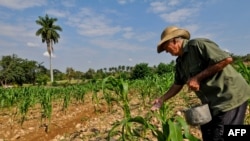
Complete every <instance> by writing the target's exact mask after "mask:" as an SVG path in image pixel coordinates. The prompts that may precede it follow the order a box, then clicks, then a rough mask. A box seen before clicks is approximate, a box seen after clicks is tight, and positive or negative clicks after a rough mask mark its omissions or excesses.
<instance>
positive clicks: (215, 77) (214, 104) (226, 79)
mask: <svg viewBox="0 0 250 141" xmlns="http://www.w3.org/2000/svg"><path fill="white" fill-rule="evenodd" d="M164 50H165V51H166V52H168V53H170V54H171V55H173V56H177V59H176V66H175V67H176V68H175V80H174V83H173V84H172V86H171V87H170V89H169V90H168V91H167V92H166V93H165V94H164V95H162V96H161V97H160V98H158V99H156V100H154V103H153V106H152V108H151V110H153V111H154V110H157V109H159V108H160V107H161V106H162V105H163V103H164V102H165V101H166V100H168V99H170V98H171V97H173V96H174V95H176V94H177V93H178V92H179V91H180V90H181V89H182V88H183V86H184V85H187V86H188V87H189V89H191V90H193V91H194V92H195V93H196V95H197V96H198V97H199V98H200V100H201V102H202V103H207V104H208V105H209V108H210V112H211V115H212V120H211V121H210V122H208V123H206V124H204V125H201V126H200V127H201V132H202V138H203V141H217V140H220V141H221V140H223V132H224V125H226V124H231V125H233V124H243V123H244V118H245V113H246V109H247V100H248V99H249V98H250V87H249V85H248V84H247V82H246V81H245V79H244V78H243V77H242V76H241V75H240V73H238V72H237V71H236V70H235V69H234V68H233V67H232V66H231V65H230V63H232V61H233V59H232V57H231V56H230V55H229V53H227V52H225V51H223V50H221V49H220V48H219V47H218V45H217V44H216V43H214V42H213V41H211V40H209V39H204V38H197V39H192V40H190V33H189V32H188V31H187V30H185V29H180V28H178V27H175V26H169V27H167V28H166V29H165V30H164V31H163V32H162V34H161V41H160V42H159V43H158V46H157V52H158V53H161V52H162V51H164Z"/></svg>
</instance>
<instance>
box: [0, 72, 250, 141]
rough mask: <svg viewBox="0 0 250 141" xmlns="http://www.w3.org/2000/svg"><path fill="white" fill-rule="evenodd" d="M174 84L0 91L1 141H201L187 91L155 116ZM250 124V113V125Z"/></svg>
mask: <svg viewBox="0 0 250 141" xmlns="http://www.w3.org/2000/svg"><path fill="white" fill-rule="evenodd" d="M172 79H173V77H171V76H170V75H168V76H164V77H154V78H152V77H151V78H148V79H144V80H136V81H133V82H128V81H124V80H123V79H116V78H114V77H107V78H105V79H103V80H100V81H95V82H93V83H92V82H91V83H88V84H87V85H86V84H84V85H72V86H71V85H70V86H64V87H61V86H60V87H44V86H40V87H21V88H8V89H1V91H0V92H1V93H0V104H1V105H0V106H1V107H0V110H1V111H0V141H5V140H6V141H11V140H19V141H34V140H36V141H49V140H51V141H80V140H84V141H85V140H86V141H106V140H111V141H116V140H138V141H147V140H148V141H157V138H158V140H159V139H160V138H164V139H166V138H168V137H170V138H172V139H173V140H175V137H177V138H178V140H179V139H180V138H181V140H188V139H189V140H190V141H192V140H193V141H197V140H199V139H201V134H200V130H199V127H198V126H195V127H192V126H188V125H187V123H186V122H185V118H184V117H183V110H184V109H186V108H189V107H190V106H192V105H197V104H199V100H198V99H197V98H196V96H195V95H194V93H192V92H188V90H187V89H186V88H184V89H183V90H182V91H181V92H180V93H179V94H178V95H177V96H175V97H174V98H172V99H171V100H169V101H168V102H166V104H165V105H164V106H163V107H162V108H161V109H160V110H159V111H158V112H151V111H150V107H151V106H152V105H151V103H152V100H153V99H155V98H156V97H159V96H160V95H161V94H162V93H163V92H164V91H165V90H167V89H168V88H169V86H170V84H171V82H172ZM249 119H250V116H249V109H248V110H247V117H246V123H247V124H249ZM166 128H167V129H166Z"/></svg>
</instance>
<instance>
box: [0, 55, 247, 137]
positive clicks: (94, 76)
mask: <svg viewBox="0 0 250 141" xmlns="http://www.w3.org/2000/svg"><path fill="white" fill-rule="evenodd" d="M0 65H1V70H0V71H1V75H0V77H1V83H2V84H4V85H6V84H17V85H18V86H17V87H14V88H8V89H6V88H3V87H0V109H9V111H10V114H9V116H10V119H13V120H14V119H19V121H20V122H19V123H20V126H22V125H23V123H25V121H26V120H27V118H26V117H27V115H28V114H29V110H30V109H32V108H35V107H36V108H37V107H40V108H39V109H40V113H41V115H40V122H38V123H40V124H41V125H43V126H45V127H46V130H45V131H46V132H49V129H50V128H49V127H50V124H51V123H50V119H51V116H52V111H53V106H52V105H53V103H55V102H56V103H59V104H60V105H61V110H62V111H64V112H65V114H66V113H67V112H69V111H67V108H68V106H69V105H70V104H72V103H73V104H83V103H84V102H85V101H84V99H85V94H86V93H92V103H94V105H95V110H96V112H98V110H99V109H100V108H101V106H100V105H99V104H100V103H99V102H100V101H101V100H104V101H105V102H106V104H107V105H108V112H110V113H112V112H113V111H114V109H113V107H114V106H118V107H120V108H121V109H122V110H123V117H122V119H121V120H117V121H116V122H115V123H113V125H112V126H113V127H112V128H111V129H109V134H108V137H107V139H109V140H112V138H118V140H140V139H142V140H150V138H151V137H154V138H156V139H157V140H159V141H161V140H183V139H188V140H190V141H197V140H199V138H197V137H195V136H194V135H193V134H191V133H190V127H189V126H188V125H187V123H186V122H185V119H184V118H183V117H182V116H181V115H176V114H175V112H174V111H173V109H174V106H176V104H175V103H171V101H170V102H167V103H166V104H165V105H164V106H163V107H162V108H161V109H160V111H158V112H151V111H150V110H148V112H147V113H146V114H145V115H133V114H131V108H132V107H131V106H132V105H131V100H132V99H135V98H136V99H139V101H140V103H139V105H138V106H139V107H137V108H139V109H142V110H143V109H148V108H149V107H150V106H151V104H150V103H151V102H152V100H153V99H154V98H156V97H158V96H159V95H161V94H162V93H163V91H166V90H167V89H168V88H169V87H170V85H171V83H172V82H173V79H174V73H173V70H174V64H173V62H171V63H170V64H164V63H161V64H159V65H158V67H148V65H147V64H146V63H142V64H138V65H136V66H135V67H133V68H134V69H132V70H129V69H128V71H125V70H124V69H122V68H123V67H120V69H117V70H116V71H114V70H113V69H111V70H112V71H111V72H110V71H109V72H108V71H100V70H99V71H97V72H95V71H94V70H90V71H88V72H86V73H82V72H78V71H75V70H74V69H73V68H67V69H66V74H64V73H61V72H60V71H56V73H55V74H56V76H57V77H56V78H57V79H58V80H62V79H64V80H66V81H64V82H62V81H55V82H54V83H51V85H47V81H48V76H49V73H48V70H47V69H46V68H45V67H43V66H42V65H41V63H40V64H38V63H37V62H35V61H29V60H25V59H21V58H18V57H17V55H12V56H3V57H2V60H1V61H0ZM14 66H15V69H14V68H13V67H14ZM233 66H234V67H235V68H236V69H237V70H238V71H239V72H240V73H242V74H243V76H244V77H245V79H246V80H247V82H248V83H249V82H250V80H249V79H250V77H249V76H250V71H249V69H250V68H249V67H248V66H247V65H245V64H244V63H243V62H242V61H240V60H238V61H236V62H235V63H234V64H233ZM118 68H119V67H118ZM17 70H18V71H17ZM144 71H145V72H144ZM20 72H21V73H20ZM163 72H165V73H163ZM141 74H143V75H141ZM74 79H77V81H73V80H74ZM78 80H81V81H78ZM21 84H33V86H21ZM180 98H181V99H182V100H184V102H183V103H181V104H183V106H184V107H185V106H188V104H189V103H191V104H194V103H195V102H194V101H193V100H192V97H191V96H190V95H188V96H187V95H186V92H182V93H181V94H180ZM178 104H179V105H180V103H178ZM38 105H40V106H38ZM171 106H173V107H171ZM154 119H155V120H156V121H157V122H154ZM245 122H246V123H250V116H249V115H247V117H246V121H245Z"/></svg>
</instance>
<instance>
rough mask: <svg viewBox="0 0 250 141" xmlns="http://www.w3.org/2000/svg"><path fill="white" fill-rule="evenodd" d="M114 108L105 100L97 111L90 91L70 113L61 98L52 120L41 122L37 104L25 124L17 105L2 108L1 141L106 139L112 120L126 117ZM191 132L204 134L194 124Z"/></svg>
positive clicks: (197, 134) (140, 111)
mask: <svg viewBox="0 0 250 141" xmlns="http://www.w3.org/2000/svg"><path fill="white" fill-rule="evenodd" d="M131 105H132V106H131V107H133V108H132V109H131V113H132V114H136V115H140V114H141V115H143V112H142V111H144V112H146V111H147V110H146V109H144V110H143V109H140V110H139V105H138V103H137V102H136V101H134V102H132V103H131ZM113 109H114V110H113V112H112V113H110V112H108V111H107V106H106V105H105V103H104V102H102V103H101V105H100V108H99V110H98V111H97V112H96V111H95V110H94V105H93V103H92V101H91V96H90V94H87V95H86V99H85V102H84V104H76V103H73V104H70V106H69V107H68V110H67V111H66V113H65V112H63V111H62V110H61V103H60V102H57V103H54V104H53V114H52V118H51V123H50V124H48V121H42V122H41V120H40V119H41V114H40V107H39V106H36V107H35V108H32V109H31V110H30V111H29V113H28V115H27V119H26V121H25V122H24V123H23V125H22V126H21V125H20V115H19V116H18V115H16V116H11V115H12V113H14V111H15V109H4V110H2V111H0V141H15V140H17V141H59V140H60V141H82V140H83V141H106V139H105V138H106V137H107V133H108V131H109V129H111V127H112V124H113V123H114V122H115V121H119V120H121V119H122V118H123V111H122V109H121V108H120V107H114V108H113ZM11 117H13V118H11ZM47 125H49V127H48V126H47ZM47 130H48V131H47ZM46 131H47V132H46ZM191 132H192V133H193V134H194V135H195V136H197V137H200V132H199V130H198V129H197V128H192V129H191ZM113 140H115V138H114V139H113ZM150 140H152V141H154V140H156V139H154V138H152V139H150Z"/></svg>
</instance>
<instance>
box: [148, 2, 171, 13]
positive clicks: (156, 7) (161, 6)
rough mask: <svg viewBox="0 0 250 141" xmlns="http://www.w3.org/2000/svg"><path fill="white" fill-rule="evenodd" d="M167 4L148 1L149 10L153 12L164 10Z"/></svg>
mask: <svg viewBox="0 0 250 141" xmlns="http://www.w3.org/2000/svg"><path fill="white" fill-rule="evenodd" d="M167 9H168V8H167V5H166V2H159V1H157V2H152V3H150V11H152V12H153V13H161V12H165V11H166V10H167Z"/></svg>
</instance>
